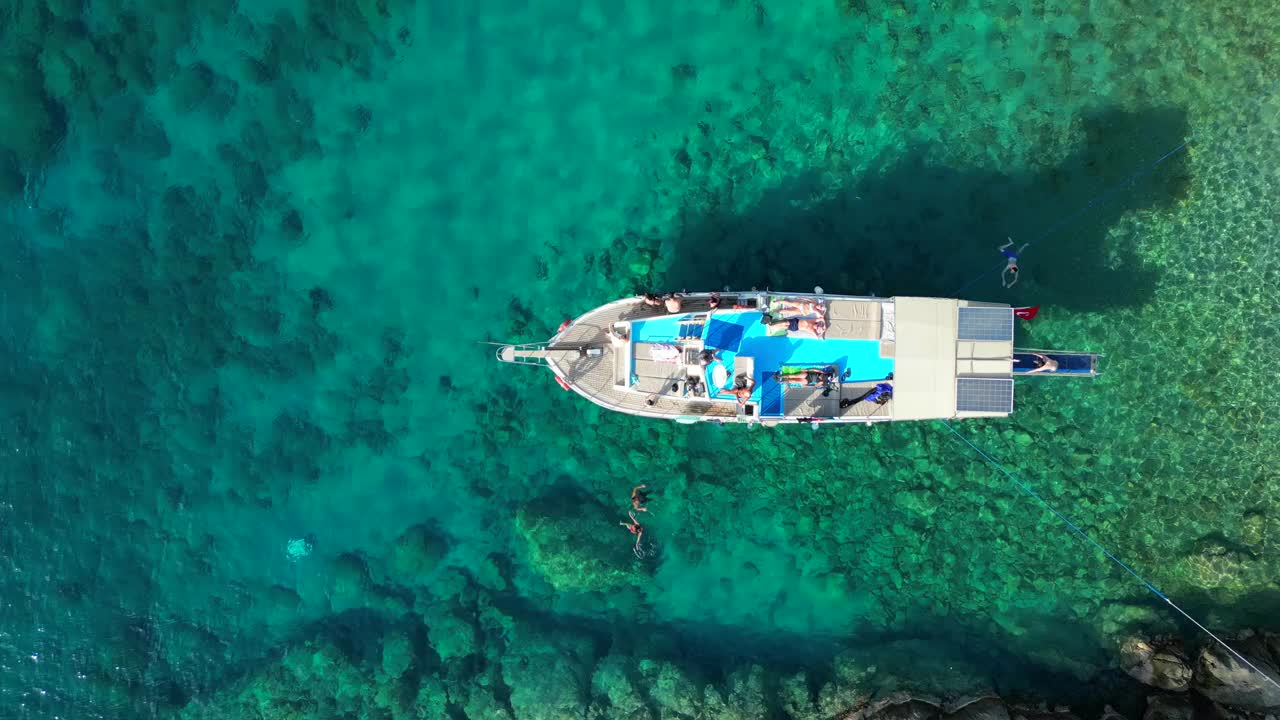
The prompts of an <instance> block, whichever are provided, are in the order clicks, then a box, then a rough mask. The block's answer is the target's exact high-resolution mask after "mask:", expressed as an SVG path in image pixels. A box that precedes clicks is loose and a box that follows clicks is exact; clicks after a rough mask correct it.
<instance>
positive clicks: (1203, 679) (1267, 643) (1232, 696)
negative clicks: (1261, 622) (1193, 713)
mask: <svg viewBox="0 0 1280 720" xmlns="http://www.w3.org/2000/svg"><path fill="white" fill-rule="evenodd" d="M1234 647H1235V648H1236V650H1238V651H1239V652H1240V654H1242V655H1244V656H1245V657H1246V658H1248V659H1249V662H1251V663H1253V665H1254V668H1256V669H1254V668H1250V667H1249V666H1248V665H1246V664H1244V663H1243V662H1241V661H1240V659H1239V658H1237V657H1236V656H1235V655H1233V654H1231V652H1230V651H1229V650H1227V649H1226V648H1224V647H1222V645H1219V644H1217V643H1213V644H1210V645H1206V646H1205V647H1204V648H1203V649H1202V650H1201V651H1200V655H1199V657H1197V658H1196V665H1195V675H1194V678H1193V679H1192V686H1193V687H1194V688H1195V689H1196V690H1197V691H1198V692H1200V693H1201V694H1202V695H1204V696H1205V697H1207V698H1209V699H1210V700H1213V701H1214V702H1217V703H1221V704H1223V705H1229V706H1231V707H1235V708H1240V709H1242V710H1254V711H1258V710H1275V709H1280V669H1278V668H1280V638H1277V637H1273V636H1269V635H1268V636H1260V635H1254V636H1251V637H1246V638H1244V639H1242V640H1240V641H1238V642H1237V643H1236V644H1235V646H1234ZM1263 675H1265V676H1266V677H1263Z"/></svg>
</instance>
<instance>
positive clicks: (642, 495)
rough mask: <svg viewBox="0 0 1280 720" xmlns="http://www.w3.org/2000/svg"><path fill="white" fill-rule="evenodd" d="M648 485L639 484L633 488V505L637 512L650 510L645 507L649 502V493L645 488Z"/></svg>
mask: <svg viewBox="0 0 1280 720" xmlns="http://www.w3.org/2000/svg"><path fill="white" fill-rule="evenodd" d="M647 487H649V486H648V485H637V486H635V487H633V488H631V507H632V508H633V509H634V510H635V511H636V512H649V508H647V507H645V505H647V504H648V503H649V493H648V491H646V490H645V488H647Z"/></svg>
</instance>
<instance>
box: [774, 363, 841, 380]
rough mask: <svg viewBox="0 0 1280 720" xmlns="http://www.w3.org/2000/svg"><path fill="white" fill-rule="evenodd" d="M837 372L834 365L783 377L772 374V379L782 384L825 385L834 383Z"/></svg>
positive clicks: (778, 374)
mask: <svg viewBox="0 0 1280 720" xmlns="http://www.w3.org/2000/svg"><path fill="white" fill-rule="evenodd" d="M839 372H840V371H839V369H838V368H836V366H835V365H828V366H826V367H824V368H809V369H807V370H802V371H800V372H792V373H786V374H785V375H784V374H783V373H782V372H781V371H779V372H776V373H774V374H773V379H774V380H777V381H778V382H784V383H802V384H804V385H826V384H828V383H831V382H834V381H835V379H836V376H837V375H838V374H839Z"/></svg>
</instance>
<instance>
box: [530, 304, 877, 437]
mask: <svg viewBox="0 0 1280 720" xmlns="http://www.w3.org/2000/svg"><path fill="white" fill-rule="evenodd" d="M750 298H751V299H746V296H744V297H737V296H731V295H725V296H724V297H722V298H721V309H719V310H717V311H715V312H714V313H710V310H711V308H710V305H709V303H708V298H707V296H705V295H704V296H688V297H686V298H685V299H684V302H683V306H682V308H681V312H680V313H679V314H677V315H671V314H669V313H668V312H667V311H666V309H665V308H663V307H652V306H648V305H645V304H643V303H641V302H638V301H637V300H636V299H634V298H628V299H626V300H619V301H617V302H613V303H610V304H608V305H604V306H601V307H599V308H596V309H595V310H592V311H591V312H589V313H587V314H586V315H583V316H582V317H580V318H578V319H576V320H575V321H574V322H573V323H572V324H571V325H570V326H569V327H567V328H565V329H564V330H563V331H561V332H560V333H558V334H557V335H556V336H555V337H554V338H552V340H551V342H550V344H548V345H547V346H546V347H545V348H544V349H542V350H540V351H537V353H536V359H538V360H541V361H544V362H545V363H546V364H547V365H548V366H549V367H550V368H551V369H552V371H553V372H554V373H555V374H556V375H557V376H558V377H560V378H562V379H563V380H564V381H565V382H566V383H567V384H568V385H569V387H570V389H572V390H574V391H575V392H577V393H579V394H580V395H582V396H584V397H586V398H587V399H589V400H591V401H592V402H594V403H596V404H598V405H601V406H603V407H606V408H609V409H612V410H618V411H623V412H627V413H630V414H635V415H641V416H648V417H663V418H673V417H674V418H679V419H687V420H688V421H690V422H692V421H694V420H698V419H710V420H714V419H717V418H719V419H730V418H738V417H739V416H740V413H741V412H742V410H741V409H740V407H739V404H738V402H737V401H736V400H735V399H734V398H733V397H732V396H729V395H727V394H724V393H722V392H716V388H717V383H716V382H715V380H716V379H717V378H719V379H720V380H721V383H724V381H725V380H726V379H728V380H729V381H731V380H732V378H733V377H734V375H735V374H738V373H741V372H744V371H745V372H747V373H750V374H751V375H752V377H753V378H754V379H755V383H756V385H755V392H754V393H752V396H751V400H750V401H749V402H748V403H747V404H748V405H749V406H750V412H751V413H753V414H755V415H757V416H758V417H757V418H754V419H758V420H760V421H761V422H764V423H766V424H767V423H769V422H771V421H780V420H782V419H784V418H788V419H809V418H822V419H845V420H867V421H870V420H888V419H891V418H892V406H893V403H892V401H890V402H888V403H886V404H883V405H879V404H875V403H871V402H861V403H858V404H856V405H853V406H851V407H848V408H843V409H842V408H840V406H839V405H840V400H841V399H845V398H848V399H854V398H858V397H859V396H861V395H863V394H864V393H865V392H866V391H867V390H869V389H870V388H872V387H874V386H875V384H876V381H882V380H883V379H884V378H885V376H886V375H888V374H889V373H890V372H892V371H893V363H894V361H893V357H892V352H893V343H892V339H891V338H890V340H889V341H887V342H885V341H884V340H883V339H882V335H883V331H882V317H881V311H880V301H879V300H873V299H866V300H846V299H841V300H834V301H832V302H831V303H830V304H829V305H828V307H827V309H826V315H827V317H828V323H829V328H828V331H827V338H826V339H821V338H818V337H816V336H811V335H806V334H805V333H803V332H801V333H795V332H792V333H788V334H787V335H786V336H770V334H769V333H768V329H767V328H766V327H765V326H764V325H763V324H761V323H760V317H761V312H760V310H758V309H755V308H754V307H742V308H737V309H727V308H733V306H734V305H735V303H739V302H742V303H743V304H750V305H754V304H755V298H756V296H755V295H751V296H750ZM890 321H891V319H890ZM619 323H627V324H629V326H630V333H631V335H630V338H629V339H628V340H627V341H626V342H620V341H614V340H611V339H610V337H609V335H608V334H607V332H606V329H607V328H610V327H614V326H615V325H617V324H619ZM659 345H667V346H668V347H667V354H666V355H663V356H662V357H663V358H664V359H661V360H658V359H654V356H653V355H652V354H651V353H652V352H653V348H654V347H655V346H659ZM672 346H674V347H672ZM703 347H706V348H709V349H716V350H718V351H719V358H718V359H717V360H716V361H715V362H713V363H712V364H711V365H709V366H707V367H703V366H702V365H700V364H699V363H698V359H697V355H698V351H699V350H701V349H702V348H703ZM676 350H678V352H676ZM673 356H674V357H673ZM740 358H741V360H740ZM716 365H721V366H722V367H721V369H720V370H719V371H718V372H717V369H716ZM826 365H834V366H836V367H837V368H838V370H839V372H840V373H841V374H842V375H843V376H844V379H843V380H841V381H839V382H837V383H833V384H832V386H831V387H830V388H824V387H812V386H802V385H801V384H799V383H779V382H777V381H775V380H774V378H773V373H774V372H777V371H779V370H782V371H792V370H802V369H804V368H817V367H822V366H826ZM846 371H847V374H846ZM691 376H701V378H702V379H703V381H704V384H705V386H706V387H707V388H710V389H711V391H712V392H711V396H710V397H705V396H704V397H694V396H691V395H686V394H685V393H686V382H687V380H688V378H689V377H691ZM720 387H723V384H721V385H720Z"/></svg>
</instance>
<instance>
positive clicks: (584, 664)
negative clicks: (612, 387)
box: [0, 0, 1280, 720]
mask: <svg viewBox="0 0 1280 720" xmlns="http://www.w3.org/2000/svg"><path fill="white" fill-rule="evenodd" d="M0 10H3V12H2V13H0V17H3V23H0V38H2V39H3V48H4V49H3V63H2V64H0V124H2V125H3V132H0V199H2V203H3V205H2V208H0V225H2V226H3V228H2V230H3V231H2V232H0V245H2V247H3V255H0V257H3V258H4V263H3V267H4V274H3V280H2V281H0V282H2V284H0V293H2V295H0V297H3V298H4V303H3V305H0V338H3V341H4V344H5V350H6V352H5V353H4V355H3V358H4V360H3V364H2V366H0V367H2V370H0V373H2V374H0V379H2V381H3V384H4V387H5V390H6V392H4V393H3V398H4V403H5V412H4V413H3V415H0V418H2V420H3V424H2V425H0V433H2V434H0V437H2V438H3V443H0V457H2V459H0V478H2V482H3V485H2V486H0V487H2V489H3V495H2V496H0V548H3V558H4V560H5V565H4V572H3V573H0V628H2V629H0V666H2V667H3V669H4V672H3V674H0V703H3V705H4V707H6V708H7V712H6V714H9V715H16V716H17V717H21V718H45V717H101V718H133V717H171V716H181V717H187V718H235V717H246V718H257V717H266V718H303V717H370V718H397V719H398V718H445V717H449V718H452V720H462V719H463V718H466V719H467V720H499V719H502V718H508V719H510V718H514V720H527V719H533V718H563V717H584V716H585V715H586V714H587V713H588V708H590V711H589V712H590V713H591V717H593V718H594V717H610V718H613V717H618V718H623V717H626V718H639V717H646V716H647V717H651V718H655V720H657V719H661V720H667V719H674V718H702V717H708V716H712V715H715V716H719V717H724V718H729V717H741V718H751V717H762V716H765V715H768V716H770V717H775V718H780V717H783V716H784V715H785V716H789V717H793V718H797V720H817V718H821V717H830V716H832V715H834V714H835V713H836V712H838V711H840V710H843V709H845V708H847V707H848V706H849V705H850V704H852V703H853V702H854V701H855V700H856V699H857V698H858V697H862V696H864V695H865V694H866V693H870V692H875V691H882V690H886V689H892V688H900V687H911V688H916V689H927V690H933V691H935V692H940V693H941V692H948V691H960V690H972V689H977V688H995V689H999V690H1001V691H1002V692H1005V693H1007V694H1011V695H1014V696H1026V697H1037V698H1045V699H1048V700H1051V701H1073V702H1083V703H1086V705H1085V706H1086V707H1088V703H1090V702H1092V703H1096V705H1095V706H1094V707H1095V708H1096V707H1097V706H1100V705H1101V702H1102V700H1103V699H1112V700H1113V702H1114V703H1115V704H1118V705H1121V706H1124V704H1125V703H1126V702H1129V701H1130V699H1131V698H1132V697H1133V695H1134V693H1135V692H1136V690H1137V689H1136V686H1135V685H1133V684H1132V683H1131V682H1130V681H1128V680H1126V679H1123V676H1121V675H1120V674H1119V673H1118V672H1117V671H1116V670H1115V669H1114V667H1115V653H1114V644H1115V642H1116V641H1117V639H1118V638H1120V637H1122V636H1123V635H1124V634H1125V633H1128V632H1134V631H1142V632H1161V631H1174V630H1178V629H1180V626H1179V625H1178V624H1177V622H1176V620H1177V618H1176V617H1174V616H1173V615H1171V614H1170V613H1169V611H1168V610H1167V608H1165V607H1164V606H1163V605H1162V604H1161V603H1159V602H1158V601H1156V600H1155V599H1154V598H1153V597H1152V596H1151V595H1150V594H1148V593H1147V592H1146V590H1145V589H1144V588H1143V587H1142V586H1141V585H1140V584H1137V583H1135V582H1134V581H1133V580H1132V579H1131V578H1129V577H1128V576H1126V575H1124V574H1123V573H1121V572H1120V571H1119V570H1117V569H1116V568H1115V567H1114V566H1112V565H1109V564H1108V563H1107V562H1106V560H1105V558H1103V557H1102V556H1101V554H1100V553H1095V552H1093V551H1091V550H1089V549H1088V548H1087V547H1086V546H1084V545H1082V544H1081V543H1080V542H1079V541H1078V540H1077V539H1076V538H1074V537H1073V536H1072V535H1070V534H1069V533H1068V532H1067V531H1066V530H1065V529H1064V528H1063V527H1062V525H1061V523H1060V522H1059V521H1058V520H1057V519H1056V518H1054V517H1053V516H1052V515H1050V514H1049V513H1048V512H1046V511H1044V510H1043V509H1041V508H1040V507H1038V506H1036V505H1035V504H1033V503H1032V502H1031V501H1030V500H1029V499H1028V498H1026V497H1025V496H1023V495H1021V494H1020V493H1019V492H1018V491H1017V489H1016V488H1014V487H1013V486H1012V485H1011V484H1010V483H1009V482H1008V481H1007V480H1006V479H1005V478H1003V477H1002V476H1001V475H999V474H998V473H996V472H995V471H993V470H992V469H991V468H990V467H989V466H987V465H984V464H983V462H982V461H981V460H980V459H979V458H977V457H976V456H975V455H974V454H973V453H972V452H971V451H969V450H968V449H967V448H966V447H965V446H963V445H962V444H960V443H959V442H957V441H956V440H955V439H954V438H953V437H951V435H950V433H948V432H947V431H946V429H945V428H944V427H942V426H940V425H933V424H902V425H896V426H893V427H877V428H851V429H842V430H838V431H837V430H831V429H827V430H823V431H821V432H818V433H812V432H810V430H809V429H807V428H803V427H797V428H778V429H774V430H772V431H767V432H766V431H755V432H748V431H746V430H745V429H743V428H730V427H726V428H718V427H686V426H680V425H674V424H665V423H658V422H652V421H647V420H640V419H635V418H630V417H625V416H619V415H615V414H611V413H607V412H604V411H602V410H600V409H599V408H597V407H595V406H592V405H590V404H589V403H587V402H586V401H584V400H583V399H581V398H579V397H577V396H575V395H573V394H571V393H564V392H561V391H560V390H559V389H558V388H557V387H556V386H555V384H554V383H553V382H552V381H551V378H550V376H549V375H547V374H545V373H539V372H535V371H532V370H529V371H527V372H526V371H523V369H519V368H517V369H515V370H514V371H513V370H511V369H510V368H507V367H505V366H504V367H501V368H500V367H497V366H496V364H495V363H494V362H493V361H492V358H491V350H492V348H489V347H486V346H483V345H480V344H478V341H507V340H514V341H535V340H542V339H545V338H546V337H547V336H548V335H549V334H550V333H551V332H552V331H553V330H554V328H555V327H556V326H557V325H558V324H559V323H560V322H561V320H562V319H564V318H565V317H567V316H574V315H577V314H579V313H581V312H583V311H585V310H587V309H589V308H591V307H594V306H596V305H599V304H601V303H604V302H606V301H609V300H613V299H615V298H617V297H619V296H623V295H628V294H631V293H634V292H638V291H641V290H649V289H658V290H664V289H680V288H684V287H688V288H690V289H695V288H697V289H716V288H719V287H722V286H725V285H731V286H733V287H735V288H746V287H751V286H757V287H764V286H771V287H774V288H781V289H794V290H799V291H807V290H809V289H810V288H811V287H813V286H814V285H816V284H817V285H822V286H823V287H824V288H825V289H826V290H827V291H828V292H833V293H848V294H863V293H872V292H874V293H877V294H880V295H886V296H887V295H895V294H896V295H911V294H925V295H943V296H946V295H952V294H954V293H955V292H956V290H957V288H960V287H965V286H967V287H966V289H965V295H966V296H967V297H970V298H972V299H978V300H993V301H1002V302H1012V303H1015V304H1040V305H1042V307H1043V310H1042V311H1041V313H1040V316H1039V317H1038V318H1037V319H1036V320H1034V321H1033V322H1031V323H1029V324H1027V325H1025V326H1024V327H1023V328H1022V332H1023V333H1024V334H1023V335H1022V336H1021V337H1020V341H1019V344H1020V345H1022V346H1029V347H1060V348H1067V349H1082V350H1095V351H1102V352H1105V353H1106V354H1107V361H1108V362H1107V373H1106V375H1105V376H1104V377H1102V378H1100V379H1098V380H1096V381H1082V382H1077V381H1063V380H1055V379H1035V380H1028V381H1027V382H1020V383H1019V388H1018V397H1017V412H1016V414H1015V415H1014V416H1013V417H1012V418H1010V419H1008V420H1000V421H991V422H966V423H963V424H961V425H960V426H959V428H958V429H959V430H960V432H962V433H964V434H965V436H966V437H968V438H969V439H971V440H972V441H973V442H975V443H976V444H978V445H979V446H981V447H982V448H984V449H985V450H986V451H987V452H989V453H991V454H992V455H993V456H994V457H996V458H997V459H999V460H1000V461H1001V462H1003V463H1005V464H1007V465H1008V467H1009V468H1010V469H1011V470H1012V471H1013V472H1015V473H1016V474H1017V475H1018V477H1020V478H1021V479H1023V480H1024V481H1026V482H1028V483H1029V484H1030V485H1031V486H1033V487H1034V488H1035V489H1036V490H1037V491H1038V492H1039V493H1041V494H1042V495H1043V496H1044V497H1045V499H1047V500H1048V501H1049V502H1051V503H1053V504H1055V505H1056V506H1057V507H1059V508H1060V509H1062V510H1063V511H1064V512H1065V513H1066V514H1068V515H1069V516H1070V517H1071V518H1072V519H1073V520H1074V521H1075V522H1077V523H1078V524H1080V525H1081V527H1083V528H1084V529H1085V530H1086V531H1088V532H1089V533H1091V534H1092V535H1093V536H1094V537H1095V538H1097V539H1098V540H1099V541H1100V542H1102V543H1103V544H1104V545H1106V546H1107V547H1108V548H1110V549H1111V550H1112V551H1113V552H1115V553H1116V554H1117V555H1119V556H1120V557H1121V558H1123V559H1125V560H1126V561H1127V562H1129V563H1131V564H1132V565H1133V566H1134V567H1135V568H1137V569H1138V571H1139V572H1141V573H1143V574H1144V576H1145V577H1147V578H1148V579H1149V580H1150V581H1151V582H1153V583H1154V584H1155V585H1156V586H1158V587H1159V588H1161V589H1162V590H1163V591H1164V592H1166V593H1167V594H1169V595H1170V596H1172V597H1174V598H1176V599H1178V600H1179V601H1180V602H1181V603H1182V604H1183V605H1184V606H1185V607H1186V608H1188V610H1190V611H1192V612H1193V613H1194V614H1196V615H1197V617H1199V618H1200V619H1202V620H1203V621H1205V622H1206V623H1207V624H1209V625H1210V626H1211V627H1213V628H1215V629H1220V630H1223V631H1231V630H1236V629H1240V628H1244V627H1249V626H1257V625H1258V624H1264V625H1265V624H1271V625H1273V626H1274V623H1275V620H1274V618H1275V617H1276V611H1277V610H1280V587H1277V584H1276V580H1275V578H1276V577H1277V576H1280V554H1278V553H1277V552H1276V549H1275V547H1274V546H1275V542H1276V538H1277V537H1280V482H1277V480H1278V479H1280V472H1278V471H1277V470H1276V469H1275V465H1274V461H1273V458H1275V457H1276V456H1277V454H1278V453H1280V432H1278V431H1280V426H1278V423H1280V420H1278V418H1280V399H1278V398H1280V396H1278V394H1277V393H1276V392H1275V388H1274V382H1273V377H1274V368H1273V367H1272V363H1271V362H1270V354H1271V351H1270V348H1274V347H1275V346H1276V343H1277V335H1278V333H1277V331H1278V330H1280V321H1277V320H1276V319H1275V317H1274V314H1275V309H1276V308H1277V306H1280V296H1278V295H1277V290H1276V288H1277V287H1280V282H1278V281H1280V251H1278V250H1277V246H1278V245H1277V237H1278V236H1277V230H1280V227H1278V225H1280V221H1278V213H1277V209H1276V208H1277V205H1276V200H1275V198H1276V192H1277V190H1278V189H1280V169H1277V166H1276V162H1275V161H1276V157H1277V156H1276V148H1277V147H1280V99H1276V98H1274V97H1272V96H1271V95H1269V94H1266V93H1265V92H1264V91H1266V90H1267V89H1268V88H1270V87H1272V83H1274V82H1276V81H1277V80H1280V78H1277V77H1276V76H1275V71H1274V68H1273V67H1272V66H1273V63H1272V62H1270V59H1271V58H1273V57H1274V51H1275V49H1276V43H1277V39H1278V38H1280V34H1278V33H1280V15H1277V14H1276V13H1275V12H1274V10H1273V7H1272V4H1271V3H1267V2H1260V1H1259V2H1244V3H1221V2H1207V3H1184V4H1179V5H1178V6H1169V4H1167V3H1160V2H1148V1H1147V0H1134V1H1133V2H1126V3H1110V4H1106V3H1103V4H1094V6H1093V7H1091V8H1090V9H1089V10H1088V12H1087V13H1084V12H1083V11H1082V10H1080V8H1079V4H1078V3H1067V2H1051V1H1048V0H1043V1H1041V0H1036V1H1032V2H1022V3H1001V2H968V3H965V2H954V3H953V2H943V3H938V2H912V1H908V0H899V1H897V2H878V1H875V0H840V1H839V2H836V1H835V0H811V1H794V2H775V1H773V0H767V1H766V0H758V1H756V2H748V1H746V0H720V1H719V2H709V3H679V2H667V1H658V0H653V1H651V2H626V3H624V2H605V1H603V0H583V1H582V2H578V3H556V2H539V3H516V2H509V1H506V0H477V1H476V2H472V3H465V4H450V3H439V2H436V3H419V4H414V3H412V2H396V1H394V0H390V1H387V2H373V1H372V0H369V1H365V0H359V1H353V2H346V3H339V2H326V1H325V0H295V1H292V2H275V0H267V2H260V3H259V2H255V3H248V2H242V3H239V5H238V6H227V5H223V6H222V7H221V8H220V9H217V10H213V9H210V4H205V3H194V2H187V3H178V4H172V3H170V4H160V5H158V6H155V7H151V6H147V5H144V4H141V3H124V2H118V1H112V0H104V1H99V0H89V1H86V2H76V1H75V0H59V1H58V2H49V3H48V4H47V5H46V4H41V3H28V2H24V1H23V0H16V2H15V1H14V0H11V1H10V3H9V4H8V5H7V6H5V7H3V8H0ZM1188 138H1192V139H1193V142H1192V144H1191V145H1190V146H1189V147H1188V148H1187V149H1185V150H1184V151H1182V152H1179V153H1176V154H1175V155H1174V156H1172V157H1170V158H1169V159H1167V160H1165V161H1163V162H1161V163H1160V164H1159V166H1158V167H1154V169H1151V172H1149V173H1146V174H1143V171H1144V169H1150V168H1151V167H1152V164H1153V163H1155V162H1156V161H1157V160H1158V159H1159V158H1161V156H1162V155H1164V154H1165V153H1166V152H1167V151H1169V150H1170V149H1172V148H1175V147H1177V146H1178V145H1179V144H1180V143H1182V142H1183V141H1184V140H1186V139H1188ZM1134 173H1138V174H1139V175H1140V176H1139V177H1137V178H1136V179H1135V180H1134V182H1132V183H1130V184H1129V185H1125V184H1124V183H1125V181H1126V179H1128V178H1130V177H1131V176H1133V174H1134ZM1111 188H1117V190H1116V191H1115V192H1113V193H1110V194H1106V195H1105V196H1104V197H1103V198H1102V199H1101V200H1097V198H1098V197H1099V196H1100V195H1104V193H1107V191H1108V190H1109V189H1111ZM1082 208H1084V209H1085V210H1084V211H1083V212H1080V211H1081V209H1082ZM1066 220H1069V222H1065V224H1064V221H1066ZM1008 236H1012V237H1013V238H1014V239H1015V240H1017V241H1019V242H1030V241H1035V244H1034V245H1033V247H1032V248H1031V249H1029V250H1028V252H1027V253H1026V256H1025V257H1024V260H1023V268H1024V273H1023V278H1022V280H1021V281H1020V282H1019V284H1018V285H1017V287H1016V288H1015V290H1014V291H1004V290H1002V289H1001V288H1000V287H999V282H998V280H997V278H996V276H995V275H988V276H983V273H984V272H986V271H987V270H988V269H989V268H990V267H991V266H992V264H993V263H998V262H999V261H1000V258H999V257H998V255H997V254H996V252H995V247H996V246H998V245H999V244H1001V243H1003V242H1005V238H1006V237H1008ZM975 278H978V280H977V281H976V282H973V281H974V279H975ZM639 482H646V483H648V484H649V486H650V490H651V491H652V493H653V501H652V503H651V505H650V508H651V513H650V515H649V516H645V519H646V521H647V527H648V534H649V536H650V537H651V538H653V539H654V541H655V542H656V543H657V547H658V551H659V552H658V554H657V555H656V556H655V557H653V558H651V559H649V560H647V561H637V560H636V558H635V557H634V556H633V555H632V554H631V550H630V542H631V537H630V536H629V535H628V534H627V533H626V531H625V530H624V529H623V528H620V527H618V525H617V522H618V520H620V519H623V518H624V516H625V510H626V509H627V507H628V504H629V501H628V497H629V491H630V488H631V486H632V485H634V484H637V483H639ZM301 538H306V539H307V540H308V541H309V542H310V543H311V546H312V547H313V552H312V553H311V554H310V555H309V556H307V557H305V558H301V559H297V560H296V561H295V560H291V559H290V558H289V557H288V555H287V554H286V546H287V543H288V542H289V541H290V540H291V539H301ZM1183 629H1185V628H1183Z"/></svg>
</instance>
